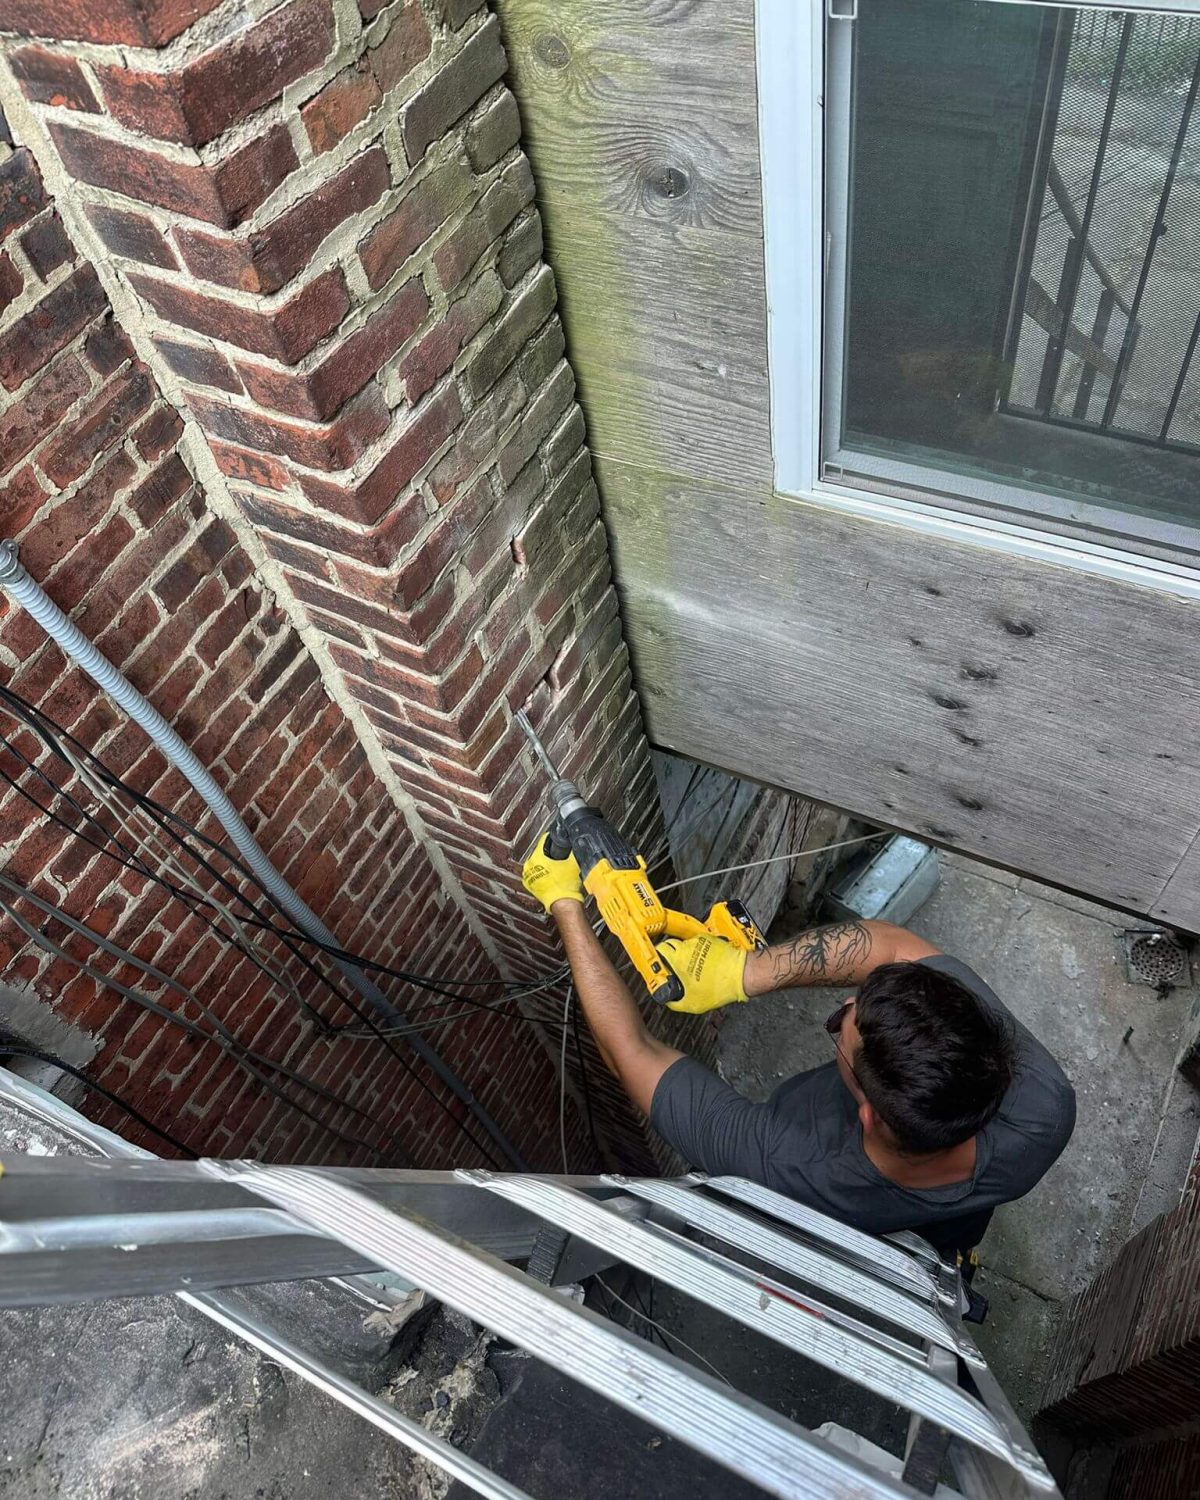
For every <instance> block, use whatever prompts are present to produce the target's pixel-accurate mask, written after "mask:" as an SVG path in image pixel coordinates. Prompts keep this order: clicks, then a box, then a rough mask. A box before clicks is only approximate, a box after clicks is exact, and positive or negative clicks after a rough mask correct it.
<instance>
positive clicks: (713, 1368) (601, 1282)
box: [593, 1273, 733, 1388]
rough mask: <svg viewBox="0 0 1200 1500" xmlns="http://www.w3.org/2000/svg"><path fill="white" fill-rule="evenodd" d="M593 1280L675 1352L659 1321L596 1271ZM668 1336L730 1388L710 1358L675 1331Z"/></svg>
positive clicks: (730, 1383)
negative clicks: (616, 1290) (634, 1303)
mask: <svg viewBox="0 0 1200 1500" xmlns="http://www.w3.org/2000/svg"><path fill="white" fill-rule="evenodd" d="M593 1280H594V1281H595V1282H596V1284H597V1285H598V1286H600V1287H602V1288H603V1289H604V1291H605V1293H606V1294H607V1295H608V1296H609V1297H611V1298H612V1300H613V1301H614V1302H619V1303H620V1304H621V1306H622V1307H623V1308H625V1309H626V1310H627V1311H628V1312H631V1313H632V1314H633V1316H634V1317H635V1318H640V1319H641V1320H642V1321H643V1322H644V1323H648V1324H649V1325H650V1327H651V1328H653V1329H655V1330H656V1332H657V1333H658V1335H659V1337H660V1338H661V1339H662V1341H663V1345H664V1347H665V1348H666V1350H667V1352H668V1353H670V1354H674V1353H675V1351H674V1349H672V1348H671V1344H670V1343H669V1342H668V1334H667V1331H666V1329H665V1328H664V1327H663V1326H662V1324H661V1323H656V1322H655V1321H654V1319H653V1318H652V1317H650V1316H649V1315H648V1314H647V1313H642V1312H638V1310H637V1308H636V1307H634V1306H633V1304H632V1303H631V1302H626V1300H625V1298H624V1297H622V1296H619V1295H618V1293H616V1292H614V1291H613V1289H612V1287H610V1286H609V1284H608V1282H607V1281H605V1279H604V1277H603V1276H601V1275H600V1274H599V1273H597V1274H596V1275H595V1276H594V1277H593ZM613 1322H614V1323H615V1322H616V1319H615V1318H614V1319H613ZM669 1337H670V1339H671V1340H673V1341H674V1342H675V1343H676V1344H678V1345H679V1347H680V1348H681V1349H686V1350H687V1352H688V1353H689V1354H690V1355H691V1356H692V1357H693V1358H694V1359H698V1360H699V1361H700V1363H701V1364H702V1365H704V1366H705V1367H706V1368H707V1369H709V1370H711V1371H712V1373H713V1374H714V1375H715V1376H716V1377H717V1379H718V1380H723V1381H724V1382H725V1384H726V1385H727V1386H729V1387H730V1388H732V1386H733V1381H732V1380H730V1379H729V1377H728V1375H723V1374H722V1373H721V1371H720V1370H718V1369H717V1367H716V1365H714V1364H713V1363H712V1361H711V1360H707V1359H705V1357H704V1355H703V1354H701V1353H700V1351H699V1349H693V1348H692V1346H691V1344H688V1343H685V1342H684V1341H683V1339H681V1338H680V1337H679V1335H678V1334H677V1333H671V1334H670V1335H669Z"/></svg>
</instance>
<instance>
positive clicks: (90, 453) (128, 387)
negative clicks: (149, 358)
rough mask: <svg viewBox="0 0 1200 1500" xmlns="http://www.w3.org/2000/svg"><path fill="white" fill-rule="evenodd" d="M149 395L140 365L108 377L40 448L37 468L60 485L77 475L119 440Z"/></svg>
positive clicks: (147, 403) (142, 408)
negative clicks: (51, 440) (68, 422)
mask: <svg viewBox="0 0 1200 1500" xmlns="http://www.w3.org/2000/svg"><path fill="white" fill-rule="evenodd" d="M152 395H153V388H152V386H151V383H150V377H149V375H148V374H147V372H146V371H145V369H143V368H142V367H141V366H140V365H138V366H134V367H133V368H131V369H129V370H126V371H125V373H124V374H123V375H120V376H119V377H118V378H117V379H115V380H110V381H109V382H108V383H107V384H106V385H105V386H104V388H103V389H102V390H101V392H100V395H99V396H98V397H97V398H96V399H95V400H94V401H92V403H91V404H90V405H89V406H87V407H85V408H84V410H83V411H82V412H80V413H79V415H78V417H77V418H76V420H75V421H74V422H72V423H71V425H70V427H69V429H68V430H67V431H66V432H65V433H63V434H62V435H61V436H60V437H59V438H58V439H57V441H55V442H54V443H52V444H51V445H50V446H49V447H48V448H47V449H45V450H44V451H43V453H42V455H41V457H40V458H39V459H38V468H40V469H41V471H42V473H43V474H45V476H46V478H47V479H50V480H52V481H53V482H54V483H55V484H57V485H59V486H60V487H64V486H66V485H68V484H69V483H70V482H71V480H73V479H78V478H79V476H80V475H81V474H82V473H83V472H84V470H85V469H87V468H89V467H90V466H91V464H92V462H93V461H94V460H95V459H96V458H97V457H98V456H99V455H100V454H101V453H103V452H105V450H106V449H108V448H111V447H115V446H116V445H117V444H118V443H119V442H121V441H122V439H123V438H124V437H125V435H126V433H127V432H128V430H129V428H130V426H131V425H132V424H133V422H134V420H135V419H136V418H137V417H139V416H140V415H141V414H142V412H144V411H145V410H146V408H147V407H148V406H149V405H150V401H151V398H152Z"/></svg>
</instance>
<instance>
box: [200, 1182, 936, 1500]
mask: <svg viewBox="0 0 1200 1500" xmlns="http://www.w3.org/2000/svg"><path fill="white" fill-rule="evenodd" d="M206 1167H207V1168H208V1169H209V1170H211V1171H212V1172H213V1173H214V1174H215V1175H218V1176H223V1177H227V1178H230V1179H236V1180H237V1181H239V1182H241V1183H243V1184H244V1185H246V1186H248V1187H251V1188H252V1189H253V1191H255V1192H257V1193H259V1194H261V1196H262V1197H263V1198H264V1199H266V1200H267V1201H268V1202H271V1203H274V1204H276V1206H277V1207H280V1208H285V1209H286V1210H287V1211H288V1212H289V1213H291V1214H292V1215H293V1216H294V1217H296V1218H298V1219H299V1220H301V1221H302V1222H305V1223H308V1224H311V1225H313V1226H314V1227H316V1228H318V1229H320V1230H322V1231H323V1232H324V1233H326V1234H329V1235H332V1236H334V1237H336V1238H338V1239H342V1240H344V1241H345V1242H346V1243H347V1244H350V1245H352V1246H353V1247H354V1248H356V1249H358V1250H360V1251H361V1252H362V1253H363V1254H366V1255H370V1256H372V1257H373V1258H374V1259H375V1260H376V1263H377V1264H378V1265H381V1266H384V1267H386V1268H387V1269H389V1270H392V1271H395V1272H396V1273H397V1274H399V1275H401V1276H404V1277H406V1278H407V1279H408V1280H410V1281H413V1282H415V1283H416V1284H417V1285H418V1286H421V1287H423V1288H424V1290H426V1291H427V1292H428V1293H429V1294H430V1295H431V1296H434V1297H437V1298H438V1300H439V1301H442V1302H445V1303H446V1304H448V1305H449V1306H450V1307H454V1308H456V1309H457V1310H458V1311H459V1312H461V1313H462V1314H464V1316H466V1317H469V1318H471V1319H473V1320H474V1321H475V1322H478V1323H482V1324H483V1325H484V1326H485V1327H487V1328H490V1329H492V1330H493V1331H494V1332H496V1333H498V1334H500V1335H501V1336H502V1337H504V1338H506V1339H509V1340H511V1341H512V1342H513V1343H515V1344H517V1345H519V1346H520V1347H522V1348H524V1349H527V1350H528V1351H529V1352H530V1353H531V1354H534V1355H536V1356H537V1357H538V1358H540V1359H543V1360H545V1361H546V1362H547V1363H549V1364H550V1365H552V1366H553V1367H554V1368H556V1369H559V1370H561V1371H563V1373H565V1374H568V1375H569V1376H570V1377H571V1378H572V1379H574V1380H578V1381H579V1382H580V1383H581V1384H583V1385H586V1386H588V1387H589V1388H590V1389H591V1390H594V1391H596V1392H597V1393H598V1394H600V1395H602V1396H604V1397H606V1398H608V1399H609V1400H611V1401H614V1402H616V1403H617V1404H618V1405H620V1406H623V1407H624V1408H625V1409H626V1410H627V1411H630V1412H632V1413H633V1414H634V1415H636V1416H639V1417H642V1418H644V1419H645V1420H646V1421H648V1422H650V1423H652V1424H653V1425H654V1426H656V1427H658V1428H659V1429H660V1430H662V1431H664V1432H666V1433H669V1434H670V1435H671V1436H672V1437H675V1438H678V1439H679V1440H680V1441H681V1442H684V1443H687V1444H688V1445H689V1446H690V1447H693V1448H695V1449H696V1450H697V1451H698V1452H700V1453H703V1454H705V1455H706V1456H707V1457H709V1458H711V1459H713V1460H714V1461H715V1462H716V1463H718V1464H721V1465H723V1466H724V1467H726V1468H729V1469H731V1470H732V1471H733V1472H734V1473H737V1474H740V1475H742V1476H743V1477H744V1478H748V1479H750V1480H752V1481H753V1482H754V1483H756V1484H758V1485H759V1487H760V1488H761V1489H763V1490H764V1491H765V1492H766V1493H768V1494H771V1495H776V1496H779V1497H781V1500H901V1497H904V1496H910V1495H911V1491H909V1490H908V1489H907V1488H906V1487H904V1486H901V1485H898V1484H896V1483H895V1482H894V1481H892V1480H891V1479H890V1478H889V1477H888V1476H887V1475H885V1474H883V1473H882V1472H880V1471H879V1470H876V1469H873V1468H871V1467H869V1466H868V1465H866V1464H864V1463H862V1462H861V1461H860V1460H858V1459H856V1458H855V1457H853V1456H852V1455H851V1454H848V1453H844V1452H842V1451H840V1450H839V1449H837V1448H836V1447H834V1446H833V1445H832V1444H829V1443H826V1442H825V1441H824V1440H822V1439H820V1438H818V1437H817V1436H816V1435H815V1434H810V1433H807V1432H804V1431H803V1429H801V1428H798V1427H796V1426H794V1425H793V1424H792V1423H791V1422H789V1421H787V1420H786V1419H785V1418H783V1417H780V1416H778V1415H776V1414H775V1413H774V1412H771V1411H768V1410H767V1409H766V1408H765V1407H762V1406H760V1405H759V1404H758V1403H757V1402H754V1401H752V1400H750V1399H749V1398H748V1397H746V1396H744V1395H742V1394H741V1392H739V1391H736V1390H733V1389H732V1388H728V1387H726V1386H724V1385H722V1384H721V1383H720V1382H718V1381H717V1380H715V1379H714V1378H713V1377H712V1376H710V1375H707V1374H705V1373H704V1372H703V1371H701V1370H696V1369H694V1368H693V1367H692V1366H690V1365H687V1364H685V1363H684V1362H683V1361H682V1360H679V1359H676V1358H675V1357H674V1356H673V1355H670V1354H667V1353H665V1352H663V1351H661V1350H658V1349H656V1348H654V1346H653V1345H651V1344H649V1343H648V1342H646V1341H645V1340H643V1339H640V1338H638V1337H637V1336H636V1335H635V1334H633V1333H630V1332H629V1331H628V1330H626V1329H624V1328H621V1327H620V1326H619V1325H618V1324H614V1323H611V1322H609V1321H607V1320H606V1319H604V1318H602V1317H600V1316H599V1315H598V1314H597V1313H594V1312H591V1311H590V1310H589V1309H587V1308H581V1307H577V1306H576V1305H575V1304H574V1303H571V1302H569V1301H568V1300H567V1299H564V1298H563V1297H561V1296H559V1295H558V1294H557V1293H556V1292H553V1291H551V1290H549V1289H548V1288H546V1287H544V1286H542V1285H541V1284H540V1283H538V1282H535V1281H532V1280H531V1279H530V1278H529V1277H527V1276H525V1274H524V1273H523V1272H521V1271H518V1270H515V1269H514V1268H513V1267H511V1266H509V1265H507V1264H506V1263H505V1262H503V1261H498V1260H496V1259H495V1257H493V1256H490V1255H487V1254H486V1253H485V1252H483V1251H480V1250H477V1249H476V1248H475V1247H474V1246H471V1245H468V1244H466V1243H465V1242H464V1241H462V1240H459V1239H458V1238H457V1237H454V1236H447V1235H445V1234H443V1233H441V1232H440V1231H438V1230H436V1229H434V1228H433V1227H432V1226H430V1225H428V1224H425V1223H422V1222H421V1221H420V1220H419V1219H418V1218H417V1217H416V1216H415V1215H413V1214H411V1213H409V1212H407V1211H406V1210H403V1209H398V1210H388V1209H385V1208H382V1207H381V1206H380V1205H379V1204H377V1203H375V1202H374V1201H373V1200H372V1199H370V1198H368V1197H366V1196H364V1195H363V1194H361V1193H358V1192H355V1191H354V1190H352V1189H350V1188H347V1187H344V1186H342V1185H341V1184H331V1183H327V1182H320V1181H317V1180H315V1179H314V1178H312V1177H311V1176H310V1175H309V1174H308V1173H307V1172H306V1170H305V1169H304V1168H297V1167H261V1166H258V1165H257V1164H255V1163H252V1162H209V1163H206Z"/></svg>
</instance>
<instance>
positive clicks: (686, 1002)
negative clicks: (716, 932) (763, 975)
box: [658, 937, 749, 1016]
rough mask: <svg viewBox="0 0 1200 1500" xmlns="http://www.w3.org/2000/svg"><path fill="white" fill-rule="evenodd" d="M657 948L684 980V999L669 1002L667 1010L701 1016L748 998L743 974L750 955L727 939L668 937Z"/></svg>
mask: <svg viewBox="0 0 1200 1500" xmlns="http://www.w3.org/2000/svg"><path fill="white" fill-rule="evenodd" d="M658 951H659V952H660V953H661V954H662V956H663V957H664V958H665V959H666V961H667V962H668V963H669V964H670V965H671V967H672V969H674V970H675V972H676V974H678V975H679V977H680V979H681V980H682V981H683V999H682V1000H676V1001H675V1003H674V1004H673V1005H668V1006H667V1009H668V1010H680V1011H683V1012H684V1013H685V1014H687V1015H689V1016H702V1015H704V1013H705V1012H706V1011H710V1010H718V1009H719V1008H720V1007H721V1006H722V1005H729V1004H730V1003H731V1002H733V1001H735V1000H745V999H746V998H747V996H746V988H745V985H744V984H743V983H742V974H743V971H744V970H745V967H746V959H747V957H748V956H749V955H748V954H747V953H746V952H745V951H744V950H743V949H741V948H735V947H734V946H733V944H732V943H730V942H727V941H726V939H725V938H719V937H694V938H667V940H666V941H665V942H662V943H659V944H658Z"/></svg>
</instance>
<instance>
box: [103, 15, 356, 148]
mask: <svg viewBox="0 0 1200 1500" xmlns="http://www.w3.org/2000/svg"><path fill="white" fill-rule="evenodd" d="M332 41H333V16H332V14H331V12H330V9H329V6H328V4H327V3H326V0H294V3H293V4H290V5H283V6H280V7H279V8H278V9H277V10H274V11H272V12H271V13H270V14H269V15H268V16H267V17H266V18H265V19H264V20H262V21H258V22H254V21H250V22H249V23H248V24H247V25H246V27H245V29H244V30H242V31H238V32H235V33H234V34H233V35H231V36H223V37H222V38H221V40H220V41H219V42H218V43H217V44H216V45H215V46H214V47H212V48H210V49H209V51H207V52H205V53H202V54H201V56H199V57H198V58H196V59H195V60H194V61H192V62H189V63H187V64H186V65H185V66H184V67H183V68H182V69H180V70H179V71H177V72H168V73H146V72H139V71H137V70H133V69H128V68H121V67H114V66H108V67H100V68H98V69H97V75H98V77H99V79H100V84H101V87H102V88H103V90H104V99H105V103H106V104H107V105H108V108H109V111H110V112H111V113H112V115H113V116H114V118H115V119H117V120H119V121H120V122H121V124H123V125H125V126H127V127H128V128H129V129H131V130H134V131H137V132H138V133H141V134H147V135H153V136H158V137H159V138H160V139H162V140H171V141H181V142H183V143H184V144H185V145H192V146H202V145H204V144H206V143H207V142H208V141H211V140H215V139H216V137H217V136H219V135H221V134H222V133H223V132H224V131H226V130H228V129H229V127H230V126H231V125H236V124H237V123H238V122H239V121H240V120H244V119H245V118H246V117H247V116H248V115H250V114H252V113H253V112H254V111H255V110H256V109H258V108H259V107H260V106H261V105H263V104H266V103H267V102H268V101H269V100H271V99H274V98H277V97H278V96H279V95H280V94H281V93H282V92H283V90H284V88H286V86H287V85H288V84H289V83H294V82H295V81H296V79H298V78H301V77H303V75H304V74H305V73H307V72H309V71H310V70H311V69H313V68H315V67H316V66H317V65H318V64H319V63H320V62H321V61H322V60H323V59H324V57H325V55H326V53H327V52H328V51H329V49H330V46H331V44H332Z"/></svg>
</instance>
